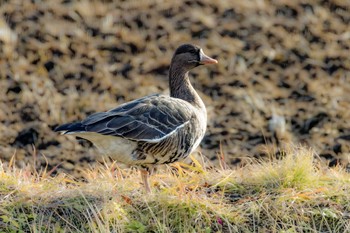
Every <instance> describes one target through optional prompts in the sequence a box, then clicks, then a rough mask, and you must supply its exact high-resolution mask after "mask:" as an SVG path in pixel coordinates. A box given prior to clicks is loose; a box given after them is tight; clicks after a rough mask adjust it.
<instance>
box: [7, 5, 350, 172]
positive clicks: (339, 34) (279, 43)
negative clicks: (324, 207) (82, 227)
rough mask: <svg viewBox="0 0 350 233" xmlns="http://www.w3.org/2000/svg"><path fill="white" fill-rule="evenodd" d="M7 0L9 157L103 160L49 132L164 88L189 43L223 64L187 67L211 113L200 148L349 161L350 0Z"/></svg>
mask: <svg viewBox="0 0 350 233" xmlns="http://www.w3.org/2000/svg"><path fill="white" fill-rule="evenodd" d="M0 4H1V7H0V87H1V92H0V96H1V101H0V158H1V160H2V161H5V162H6V161H9V160H10V159H11V157H12V156H13V155H15V159H16V164H17V165H18V166H25V164H28V162H30V163H32V164H35V165H36V166H37V167H38V168H39V167H42V166H45V165H46V164H48V166H49V168H53V167H55V166H56V165H59V166H58V167H59V168H58V169H57V170H56V171H58V172H60V171H62V170H63V171H65V172H69V173H72V174H78V173H79V172H81V168H84V167H88V166H91V165H92V164H93V163H94V162H95V160H96V159H97V160H101V158H100V157H99V155H98V152H97V151H96V150H95V149H94V148H93V147H91V145H90V144H89V143H86V142H76V141H75V140H74V138H72V137H67V136H60V135H58V134H57V133H55V132H53V129H54V128H55V127H56V126H57V125H58V124H61V123H65V122H69V121H74V120H78V119H82V118H84V117H85V116H86V115H88V114H91V113H93V112H96V111H105V110H108V109H110V108H113V107H115V106H117V105H118V104H121V103H123V102H125V101H129V100H132V99H135V98H139V97H142V96H145V95H149V94H153V93H167V84H168V82H167V73H168V65H169V62H170V59H171V56H172V53H173V52H174V49H175V48H176V47H177V46H178V45H180V44H182V43H184V42H191V43H196V44H198V45H200V46H201V47H203V49H204V51H205V52H206V53H207V54H208V55H210V56H212V57H214V58H216V59H218V60H219V64H218V65H216V66H210V67H201V68H199V69H196V70H194V71H193V72H192V81H193V83H194V86H195V88H196V89H197V90H198V91H199V93H200V95H201V96H202V98H203V100H204V102H205V103H206V105H207V109H208V113H209V122H208V130H207V134H206V137H205V139H204V140H203V142H202V144H201V148H202V149H201V152H202V154H203V155H204V156H206V157H208V158H209V159H211V160H215V159H217V155H218V154H219V153H220V151H222V152H223V153H224V154H225V157H226V158H225V159H226V160H227V162H228V163H229V164H236V165H239V164H242V163H245V162H247V161H249V160H250V158H252V157H261V156H279V155H280V152H279V148H283V146H284V145H285V144H290V143H293V144H297V145H298V144H302V145H307V146H310V147H312V148H314V149H315V150H316V151H317V152H318V154H319V155H320V157H321V158H322V159H323V160H324V161H325V162H326V163H327V164H329V165H335V164H337V163H338V162H342V163H344V164H347V162H348V160H349V156H350V154H349V153H350V142H349V141H350V121H349V119H350V111H349V109H350V94H349V93H350V55H349V54H350V48H349V47H350V27H349V25H350V1H349V0H330V1H327V0H322V1H321V0H319V1H316V0H315V1H312V0H295V1H286V0H275V1H273V0H270V1H260V0H255V1H254V0H251V1H235V0H232V1H210V0H204V1H176V2H173V1H164V2H163V1H159V0H158V1H157V0H150V1H103V2H102V1H101V2H100V1H79V2H78V1H70V0H62V1H54V0H48V1H42V2H41V1H34V3H32V2H31V1H21V0H10V1H7V2H5V3H0ZM33 145H34V147H33Z"/></svg>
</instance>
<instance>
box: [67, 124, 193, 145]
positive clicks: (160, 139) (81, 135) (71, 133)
mask: <svg viewBox="0 0 350 233" xmlns="http://www.w3.org/2000/svg"><path fill="white" fill-rule="evenodd" d="M189 122H190V121H186V122H185V123H183V124H181V125H179V126H178V127H176V128H175V129H174V130H173V131H171V132H170V133H168V134H166V135H164V136H163V137H160V138H155V139H139V140H135V141H142V142H150V143H157V142H160V141H162V140H164V139H166V138H167V137H170V136H171V135H173V134H174V133H176V131H178V130H179V129H181V128H183V127H185V125H187V124H188V123H189ZM91 133H93V134H98V135H101V136H102V137H103V136H105V137H107V136H108V137H117V136H111V135H103V134H99V133H96V132H87V131H74V132H67V131H61V135H64V134H65V135H74V134H76V135H77V136H79V137H82V138H84V137H83V136H84V134H91ZM125 139H128V138H125ZM87 140H89V139H87Z"/></svg>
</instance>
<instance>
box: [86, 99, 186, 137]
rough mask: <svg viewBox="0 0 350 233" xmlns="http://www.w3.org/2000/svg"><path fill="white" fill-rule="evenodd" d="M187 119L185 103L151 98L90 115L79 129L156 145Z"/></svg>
mask: <svg viewBox="0 0 350 233" xmlns="http://www.w3.org/2000/svg"><path fill="white" fill-rule="evenodd" d="M191 116H192V111H191V108H190V107H189V106H188V104H187V103H186V102H185V101H182V100H179V99H175V98H171V97H169V96H163V95H152V96H147V97H144V98H141V99H137V100H134V101H131V102H128V103H125V104H122V105H120V106H119V107H117V108H115V109H112V110H110V111H108V112H100V113H95V114H92V115H90V116H88V117H87V118H86V119H85V120H83V121H82V122H81V124H82V125H81V126H80V127H82V128H83V129H84V130H83V131H86V132H96V133H99V134H103V135H111V136H119V137H124V138H127V139H130V140H135V141H148V142H158V141H160V140H162V139H164V138H166V137H168V136H170V135H171V134H173V133H175V132H176V131H177V130H178V129H180V128H182V127H184V126H185V125H186V124H188V123H189V121H190V119H191ZM80 132H82V131H80Z"/></svg>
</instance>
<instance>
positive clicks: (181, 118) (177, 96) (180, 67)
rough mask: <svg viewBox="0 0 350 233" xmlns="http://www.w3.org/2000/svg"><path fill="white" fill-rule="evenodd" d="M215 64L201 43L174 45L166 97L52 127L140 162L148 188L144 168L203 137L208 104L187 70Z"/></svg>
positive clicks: (180, 153) (175, 156) (174, 157)
mask: <svg viewBox="0 0 350 233" xmlns="http://www.w3.org/2000/svg"><path fill="white" fill-rule="evenodd" d="M214 63H217V61H216V60H215V59H212V58H210V57H208V56H207V55H205V54H204V53H203V51H202V49H201V48H199V47H197V46H195V45H191V44H184V45H181V46H180V47H178V48H177V49H176V51H175V54H174V56H173V58H172V60H171V64H170V69H169V88H170V96H166V95H158V94H157V95H151V96H146V97H143V98H140V99H137V100H134V101H131V102H128V103H125V104H122V105H120V106H118V107H117V108H115V109H112V110H110V111H108V112H99V113H95V114H92V115H90V116H88V117H87V118H86V119H84V120H83V121H81V122H77V123H68V124H64V125H61V126H59V127H58V128H56V129H55V131H62V132H63V133H64V134H73V135H75V136H79V137H81V138H85V139H87V140H89V141H91V142H92V143H93V144H94V145H95V146H96V147H97V148H98V149H99V150H100V151H101V152H102V153H104V154H106V155H109V156H110V157H111V158H113V159H115V160H117V161H119V162H122V163H125V164H130V165H140V166H141V167H142V168H144V170H142V171H141V176H142V179H143V182H144V184H145V187H146V190H147V191H150V187H149V184H148V176H149V173H148V170H149V168H150V167H152V166H154V165H157V164H166V163H172V162H175V161H178V160H182V159H184V158H186V157H187V156H188V155H189V154H190V153H191V152H192V151H193V150H195V149H196V147H197V146H198V145H199V143H200V142H201V140H202V139H203V136H204V133H205V130H206V126H207V113H206V108H205V105H204V103H203V101H202V100H201V98H200V97H199V95H198V94H197V92H196V91H195V90H194V88H193V87H192V85H191V83H190V80H189V77H188V72H189V71H190V70H191V69H193V68H195V67H197V66H199V65H204V64H214Z"/></svg>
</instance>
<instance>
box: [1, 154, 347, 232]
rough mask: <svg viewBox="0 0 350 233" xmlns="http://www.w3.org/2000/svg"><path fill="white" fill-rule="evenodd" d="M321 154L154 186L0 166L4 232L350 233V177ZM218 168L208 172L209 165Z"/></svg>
mask: <svg viewBox="0 0 350 233" xmlns="http://www.w3.org/2000/svg"><path fill="white" fill-rule="evenodd" d="M314 156H315V155H314V154H313V152H312V151H311V150H306V149H302V148H292V149H288V150H287V152H286V153H285V154H284V156H283V158H282V159H280V160H276V159H274V160H271V161H269V162H266V161H265V162H261V163H252V164H250V165H247V166H245V167H242V168H239V169H236V170H232V169H227V168H226V169H213V168H208V166H204V165H203V164H201V163H200V162H199V161H197V160H193V163H192V165H186V164H179V163H178V164H174V165H173V166H171V167H167V168H164V169H163V170H159V171H158V172H157V173H156V174H154V175H153V176H152V178H151V183H152V194H145V193H144V191H143V189H142V185H141V184H140V183H139V181H140V178H139V174H138V173H137V171H136V170H135V169H118V167H117V166H116V165H115V164H114V165H113V166H104V165H100V166H97V167H96V168H94V169H91V170H89V171H87V172H86V173H85V180H86V181H85V182H82V181H77V180H74V179H72V178H70V177H69V176H68V175H64V174H61V175H59V176H56V177H48V176H47V173H45V171H42V172H40V173H37V172H31V170H30V168H28V169H25V170H19V169H17V168H16V167H15V166H13V164H12V165H11V166H5V165H3V164H2V165H1V166H0V177H1V179H0V180H1V183H0V195H1V201H0V219H1V220H0V228H1V229H2V231H4V232H22V231H24V232H347V231H349V230H350V224H349V217H350V205H349V202H348V200H349V198H350V197H349V193H350V175H349V174H348V173H346V172H344V171H343V170H342V169H341V168H333V169H330V168H325V167H322V166H321V165H319V164H318V163H317V162H316V161H315V160H314ZM205 165H208V162H206V163H205Z"/></svg>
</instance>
